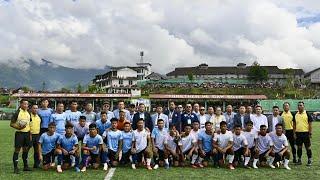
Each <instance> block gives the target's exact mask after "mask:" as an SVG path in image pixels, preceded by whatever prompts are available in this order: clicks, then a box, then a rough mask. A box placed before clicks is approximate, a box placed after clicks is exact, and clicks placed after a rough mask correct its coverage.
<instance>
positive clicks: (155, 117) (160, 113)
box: [151, 105, 169, 129]
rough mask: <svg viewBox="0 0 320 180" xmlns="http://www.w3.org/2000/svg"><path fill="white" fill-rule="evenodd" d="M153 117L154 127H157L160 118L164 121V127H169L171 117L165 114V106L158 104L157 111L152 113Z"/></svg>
mask: <svg viewBox="0 0 320 180" xmlns="http://www.w3.org/2000/svg"><path fill="white" fill-rule="evenodd" d="M151 119H152V122H153V127H155V128H156V127H157V124H158V123H157V122H158V119H162V120H163V123H164V128H167V129H169V118H168V116H167V115H165V114H163V108H162V106H161V105H157V109H156V113H155V114H153V115H151Z"/></svg>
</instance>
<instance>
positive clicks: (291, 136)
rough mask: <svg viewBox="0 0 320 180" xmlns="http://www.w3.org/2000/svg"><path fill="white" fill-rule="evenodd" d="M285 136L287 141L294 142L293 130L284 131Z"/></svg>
mask: <svg viewBox="0 0 320 180" xmlns="http://www.w3.org/2000/svg"><path fill="white" fill-rule="evenodd" d="M285 135H286V137H287V139H288V140H289V141H290V140H294V134H293V130H286V132H285Z"/></svg>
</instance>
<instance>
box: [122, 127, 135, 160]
mask: <svg viewBox="0 0 320 180" xmlns="http://www.w3.org/2000/svg"><path fill="white" fill-rule="evenodd" d="M122 138H123V140H122V158H121V161H120V162H121V164H127V163H128V162H130V161H131V163H132V156H131V147H132V141H134V139H133V138H134V136H133V132H132V130H131V124H130V123H129V122H125V123H124V128H123V131H122Z"/></svg>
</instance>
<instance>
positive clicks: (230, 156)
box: [228, 155, 234, 164]
mask: <svg viewBox="0 0 320 180" xmlns="http://www.w3.org/2000/svg"><path fill="white" fill-rule="evenodd" d="M228 156H229V164H232V163H233V159H234V155H228Z"/></svg>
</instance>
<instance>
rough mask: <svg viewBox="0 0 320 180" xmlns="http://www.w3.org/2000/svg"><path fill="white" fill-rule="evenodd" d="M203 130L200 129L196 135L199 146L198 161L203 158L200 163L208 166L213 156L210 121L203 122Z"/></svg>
mask: <svg viewBox="0 0 320 180" xmlns="http://www.w3.org/2000/svg"><path fill="white" fill-rule="evenodd" d="M204 127H205V130H204V131H201V132H200V133H199V135H198V146H199V156H200V158H199V162H200V163H201V160H202V159H203V162H202V165H203V166H204V167H207V166H208V163H209V161H210V160H211V158H213V151H212V150H213V145H212V143H213V129H212V124H211V122H209V121H207V122H205V125H204Z"/></svg>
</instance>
